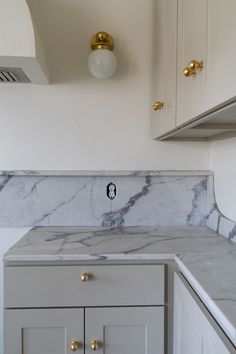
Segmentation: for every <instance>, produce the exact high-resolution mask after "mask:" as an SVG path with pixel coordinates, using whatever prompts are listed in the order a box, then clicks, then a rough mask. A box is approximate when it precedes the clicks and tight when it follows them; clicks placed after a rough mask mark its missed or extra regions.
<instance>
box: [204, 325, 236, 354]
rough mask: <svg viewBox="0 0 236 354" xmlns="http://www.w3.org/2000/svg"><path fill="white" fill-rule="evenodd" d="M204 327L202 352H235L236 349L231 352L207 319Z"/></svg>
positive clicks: (211, 353) (228, 353)
mask: <svg viewBox="0 0 236 354" xmlns="http://www.w3.org/2000/svg"><path fill="white" fill-rule="evenodd" d="M203 328H204V336H203V351H202V354H231V353H234V354H235V349H233V351H231V352H230V351H229V350H228V349H227V348H226V346H225V345H224V343H223V342H222V340H221V339H220V337H219V336H218V335H217V333H216V332H215V330H214V329H213V328H212V326H211V325H210V324H209V323H208V322H207V321H205V323H204V324H203Z"/></svg>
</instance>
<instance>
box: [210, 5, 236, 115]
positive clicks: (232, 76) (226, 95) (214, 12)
mask: <svg viewBox="0 0 236 354" xmlns="http://www.w3.org/2000/svg"><path fill="white" fill-rule="evenodd" d="M235 13H236V1H235V0H208V67H207V75H208V79H207V83H208V91H207V98H208V105H209V107H208V108H212V107H215V106H217V105H219V104H222V103H224V102H225V101H228V100H232V99H235V97H236V70H235V68H234V65H235V62H236V45H235V38H236V21H235ZM234 122H235V121H234Z"/></svg>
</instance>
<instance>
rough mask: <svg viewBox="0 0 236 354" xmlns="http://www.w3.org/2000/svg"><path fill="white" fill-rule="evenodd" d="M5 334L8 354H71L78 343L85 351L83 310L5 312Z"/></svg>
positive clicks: (81, 349) (5, 348)
mask: <svg viewBox="0 0 236 354" xmlns="http://www.w3.org/2000/svg"><path fill="white" fill-rule="evenodd" d="M4 330H5V334H4V337H5V342H4V353H5V354H69V353H72V351H71V344H72V342H75V341H77V342H81V347H80V348H79V350H78V353H80V352H81V353H83V351H84V346H83V341H84V310H83V309H38V310H36V309H35V310H26V309H24V310H5V328H4ZM74 345H76V344H74Z"/></svg>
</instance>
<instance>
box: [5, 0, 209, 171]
mask: <svg viewBox="0 0 236 354" xmlns="http://www.w3.org/2000/svg"><path fill="white" fill-rule="evenodd" d="M28 2H29V4H30V6H31V8H32V10H33V15H34V16H35V18H36V23H37V25H38V29H39V32H41V34H42V39H43V42H44V45H45V49H46V52H47V55H48V62H49V67H50V72H51V79H52V82H53V84H52V85H50V86H35V85H30V84H19V85H9V84H2V85H0V101H1V114H0V125H1V129H0V147H1V148H0V170H1V169H47V170H53V169H59V170H69V169H73V170H101V169H104V170H120V169H122V170H124V169H129V170H130V169H207V168H208V158H209V156H208V153H209V150H208V149H209V145H208V144H207V143H205V144H204V143H189V142H178V143H177V142H168V143H166V142H157V141H153V140H151V135H150V113H151V106H152V100H151V86H152V27H153V26H152V17H153V12H152V3H153V0H145V1H144V0H128V1H127V0H121V1H117V0H109V1H107V0H100V1H97V0H40V1H38V0H28ZM99 30H106V31H108V32H110V33H111V34H112V35H113V37H114V39H115V53H116V55H117V58H118V65H119V67H118V70H117V73H116V74H115V76H114V77H113V78H111V79H109V80H105V81H100V80H97V79H95V78H92V77H91V76H90V74H89V73H88V70H87V57H88V55H89V52H90V47H89V41H90V37H91V36H92V35H93V34H94V33H96V32H97V31H99Z"/></svg>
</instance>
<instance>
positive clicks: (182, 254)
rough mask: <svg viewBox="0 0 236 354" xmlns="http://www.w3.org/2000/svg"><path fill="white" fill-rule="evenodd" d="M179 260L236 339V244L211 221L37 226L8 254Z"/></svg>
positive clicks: (16, 257) (28, 258)
mask: <svg viewBox="0 0 236 354" xmlns="http://www.w3.org/2000/svg"><path fill="white" fill-rule="evenodd" d="M85 260H86V261H94V260H96V261H99V260H101V261H106V260H108V261H109V260H110V261H115V260H122V261H128V260H135V261H137V260H140V261H142V260H175V262H176V263H177V265H178V267H179V269H180V271H181V272H182V273H183V274H184V275H185V277H186V278H187V280H188V281H189V282H190V284H191V286H192V287H193V289H194V290H195V291H196V292H197V294H198V295H199V297H200V298H201V299H202V301H203V302H204V303H205V305H206V306H207V308H208V309H209V311H210V312H211V313H212V315H213V316H214V318H215V319H216V321H217V322H218V323H219V324H220V326H221V327H222V328H223V330H224V331H225V333H226V334H227V335H228V337H229V338H230V339H231V341H232V342H233V343H234V345H236V276H235V274H236V244H235V243H233V242H232V241H229V240H227V239H226V238H224V237H222V236H219V235H218V234H216V233H215V232H214V231H212V230H210V229H208V228H206V227H191V226H185V227H170V228H162V227H128V228H118V229H104V228H99V227H96V228H95V227H93V228H91V227H86V228H82V227H79V228H78V227H37V228H34V229H32V230H31V231H30V232H29V233H28V234H26V235H25V236H24V237H23V238H22V239H21V240H20V241H18V242H17V243H16V244H15V245H14V246H13V247H12V248H11V249H10V250H9V251H8V252H7V253H6V254H5V256H4V262H5V264H6V265H9V264H11V263H12V262H17V263H19V264H20V263H24V264H25V263H27V262H30V264H31V263H32V262H45V261H47V262H58V261H60V262H62V263H63V262H68V261H78V262H79V261H85Z"/></svg>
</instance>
